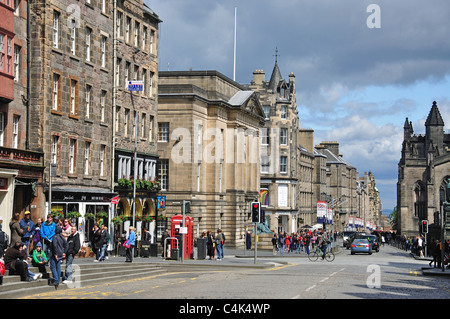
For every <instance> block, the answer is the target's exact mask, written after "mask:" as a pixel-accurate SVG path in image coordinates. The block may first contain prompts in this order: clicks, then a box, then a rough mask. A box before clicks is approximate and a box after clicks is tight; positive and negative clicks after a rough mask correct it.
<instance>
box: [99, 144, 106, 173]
mask: <svg viewBox="0 0 450 319" xmlns="http://www.w3.org/2000/svg"><path fill="white" fill-rule="evenodd" d="M105 152H106V145H100V176H105V175H106V174H105Z"/></svg>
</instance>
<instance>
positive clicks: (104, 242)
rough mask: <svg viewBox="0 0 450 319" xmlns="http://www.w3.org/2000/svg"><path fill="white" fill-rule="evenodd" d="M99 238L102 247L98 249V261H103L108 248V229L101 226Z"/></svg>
mask: <svg viewBox="0 0 450 319" xmlns="http://www.w3.org/2000/svg"><path fill="white" fill-rule="evenodd" d="M100 237H101V243H102V246H101V247H100V257H99V260H98V261H105V257H106V249H107V248H108V237H109V236H108V228H107V227H106V226H105V225H102V227H101V228H100Z"/></svg>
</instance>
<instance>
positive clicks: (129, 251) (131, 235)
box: [125, 226, 136, 263]
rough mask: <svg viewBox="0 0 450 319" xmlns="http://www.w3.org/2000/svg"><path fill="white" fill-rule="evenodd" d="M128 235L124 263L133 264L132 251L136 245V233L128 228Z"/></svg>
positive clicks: (131, 228)
mask: <svg viewBox="0 0 450 319" xmlns="http://www.w3.org/2000/svg"><path fill="white" fill-rule="evenodd" d="M129 230H130V233H129V235H128V238H127V241H126V247H125V248H126V259H125V262H129V263H131V262H133V251H134V245H135V244H136V233H135V232H134V228H133V227H132V226H130V228H129Z"/></svg>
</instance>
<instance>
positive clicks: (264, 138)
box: [260, 127, 269, 145]
mask: <svg viewBox="0 0 450 319" xmlns="http://www.w3.org/2000/svg"><path fill="white" fill-rule="evenodd" d="M260 135H261V145H269V129H268V128H267V127H264V128H262V129H260Z"/></svg>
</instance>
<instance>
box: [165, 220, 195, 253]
mask: <svg viewBox="0 0 450 319" xmlns="http://www.w3.org/2000/svg"><path fill="white" fill-rule="evenodd" d="M182 220H183V215H175V216H173V217H172V220H171V226H170V237H176V238H178V241H177V240H175V239H171V240H170V246H171V247H172V248H178V249H179V248H180V247H178V245H181V239H182V235H183V234H180V227H181V221H182ZM184 227H187V233H186V234H185V236H184V238H185V241H186V243H185V245H184V258H185V259H191V258H194V218H193V217H191V216H185V223H184ZM180 254H181V252H180Z"/></svg>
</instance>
